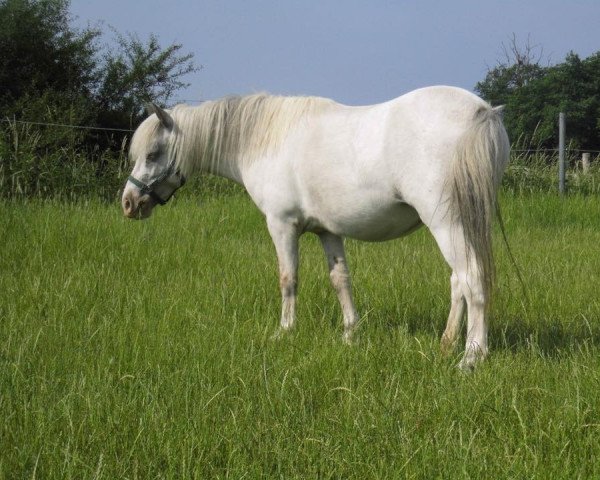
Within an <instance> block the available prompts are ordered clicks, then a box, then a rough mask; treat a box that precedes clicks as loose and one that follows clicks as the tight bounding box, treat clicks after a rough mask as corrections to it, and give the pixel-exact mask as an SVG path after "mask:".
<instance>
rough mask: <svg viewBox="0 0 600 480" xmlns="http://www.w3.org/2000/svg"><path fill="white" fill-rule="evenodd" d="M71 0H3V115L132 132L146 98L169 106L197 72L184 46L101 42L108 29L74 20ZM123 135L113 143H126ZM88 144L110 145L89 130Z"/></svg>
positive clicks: (60, 136)
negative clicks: (81, 26)
mask: <svg viewBox="0 0 600 480" xmlns="http://www.w3.org/2000/svg"><path fill="white" fill-rule="evenodd" d="M68 9H69V1H68V0H0V52H2V54H1V55H0V112H1V113H0V114H1V115H2V117H4V118H6V117H8V118H15V119H17V120H28V121H36V122H40V121H42V122H50V123H66V124H80V125H82V124H83V125H90V126H99V127H111V128H122V129H131V128H133V127H134V126H136V124H137V122H138V121H139V120H140V114H141V112H142V107H143V104H144V103H145V102H148V101H154V102H157V103H159V104H163V105H164V104H165V103H166V102H168V100H169V99H170V98H171V97H172V95H173V93H174V92H175V91H177V90H178V89H180V88H182V87H185V86H187V84H185V83H184V82H183V81H182V77H183V76H184V75H186V74H188V73H190V72H193V71H195V70H196V67H195V65H194V63H193V61H192V58H193V55H192V54H181V53H180V52H181V49H182V46H181V45H179V44H174V45H170V46H168V47H166V48H163V47H161V46H160V44H159V41H158V39H157V38H156V37H155V36H153V35H151V36H150V38H149V40H148V41H147V42H144V41H142V40H140V39H139V38H138V37H137V36H135V35H131V34H130V35H126V36H125V35H121V34H118V33H116V32H115V34H116V40H115V43H116V48H112V49H110V50H109V49H107V48H105V49H103V48H101V47H100V46H99V39H100V37H101V35H102V32H101V31H100V30H98V29H93V28H88V29H84V30H81V31H80V30H77V29H75V28H73V27H72V26H71V24H70V16H69V10H68ZM75 137H77V138H79V139H81V137H82V132H80V131H69V130H61V131H60V132H59V131H57V130H52V132H50V131H47V132H46V133H45V135H44V140H43V141H41V142H40V145H42V146H44V145H47V146H52V145H54V146H57V145H60V144H61V143H64V142H65V141H68V142H70V143H72V142H73V141H74V138H75ZM120 140H121V138H117V139H116V141H115V142H113V143H114V144H116V145H117V146H120V144H121V141H120ZM84 141H85V142H86V143H87V144H89V145H94V144H98V143H100V144H101V146H102V147H105V146H108V145H109V144H110V141H109V139H108V138H107V137H106V135H104V136H102V135H99V134H98V133H97V132H91V133H90V132H88V133H87V134H86V135H85V138H84Z"/></svg>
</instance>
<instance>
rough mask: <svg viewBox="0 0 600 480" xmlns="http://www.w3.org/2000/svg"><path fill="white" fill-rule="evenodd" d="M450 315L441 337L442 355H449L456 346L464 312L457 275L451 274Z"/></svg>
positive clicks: (463, 302) (463, 298) (463, 300)
mask: <svg viewBox="0 0 600 480" xmlns="http://www.w3.org/2000/svg"><path fill="white" fill-rule="evenodd" d="M450 289H451V290H450V299H451V305H450V314H449V315H448V322H447V323H446V329H445V330H444V333H443V335H442V342H441V350H442V354H443V355H450V354H451V353H452V352H453V351H454V347H455V346H456V340H457V339H458V334H459V332H460V322H461V320H462V317H463V314H464V311H465V297H464V296H463V294H462V290H461V288H460V283H459V281H458V275H457V274H456V273H455V272H452V275H451V276H450Z"/></svg>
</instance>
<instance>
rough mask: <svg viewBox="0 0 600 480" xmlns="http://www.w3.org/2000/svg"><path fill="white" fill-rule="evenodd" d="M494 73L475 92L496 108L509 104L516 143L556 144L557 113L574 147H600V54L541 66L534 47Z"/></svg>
mask: <svg viewBox="0 0 600 480" xmlns="http://www.w3.org/2000/svg"><path fill="white" fill-rule="evenodd" d="M512 52H513V55H512V57H510V58H509V60H508V61H507V62H504V63H501V64H499V65H498V66H497V67H495V68H493V69H490V70H489V71H488V73H487V75H486V78H485V79H484V80H483V81H482V82H479V83H478V84H477V85H476V87H475V90H476V91H477V92H478V93H479V94H480V95H481V96H482V97H483V98H485V99H486V100H488V101H489V102H491V103H492V104H495V105H500V104H503V105H506V110H505V124H506V128H507V130H508V133H509V136H510V138H511V140H512V141H513V142H515V141H518V142H520V143H521V144H527V145H528V148H531V147H533V148H536V147H546V148H551V147H555V146H556V145H557V144H558V126H557V125H558V114H559V112H565V113H566V116H567V132H568V136H569V139H570V141H571V143H572V146H573V147H575V148H581V149H588V150H589V149H591V150H599V149H600V120H599V119H600V52H596V53H595V54H593V55H590V56H589V57H588V58H585V59H583V60H582V59H580V58H579V56H578V55H576V54H575V53H569V54H568V55H567V57H566V58H565V61H564V62H562V63H559V64H557V65H553V66H547V67H543V66H541V65H540V64H539V61H538V60H535V58H532V54H531V48H530V47H526V49H525V51H524V52H523V51H519V50H518V48H517V47H516V46H514V43H513V47H512Z"/></svg>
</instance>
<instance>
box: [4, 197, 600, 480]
mask: <svg viewBox="0 0 600 480" xmlns="http://www.w3.org/2000/svg"><path fill="white" fill-rule="evenodd" d="M198 203H199V199H198V198H196V197H194V196H192V195H189V196H187V197H183V198H182V197H179V198H177V199H175V200H174V201H173V203H171V204H170V205H168V206H166V207H164V208H161V209H158V210H157V212H156V213H155V215H154V216H153V217H152V218H151V219H149V220H148V221H145V222H132V221H127V220H125V219H123V218H122V216H121V214H120V211H119V207H118V205H116V204H106V203H103V202H99V201H96V200H89V201H87V202H86V203H83V202H81V203H69V204H65V203H64V202H58V201H44V202H41V201H38V200H35V201H20V202H14V201H3V202H2V203H0V209H1V211H2V215H0V318H1V321H0V419H2V420H1V421H0V478H60V479H70V478H77V479H82V478H95V479H101V478H106V479H113V478H131V479H134V478H140V479H141V478H143V479H152V478H173V479H175V478H177V479H179V478H284V479H293V478H356V479H365V478H382V479H383V478H386V479H387V478H540V479H542V478H544V479H545V478H557V479H558V478H565V479H572V478H597V477H599V476H600V467H599V464H598V462H597V461H596V459H597V458H599V457H600V435H598V432H599V428H600V427H599V425H600V413H599V410H598V408H597V406H598V405H599V404H600V388H599V386H600V326H599V325H600V324H599V323H598V318H600V304H599V302H598V297H597V285H598V282H599V281H600V278H599V277H600V257H599V256H598V255H597V254H595V252H597V249H598V245H599V244H600V200H598V198H597V197H594V196H588V197H585V196H573V197H571V198H566V199H560V198H558V196H557V195H555V194H539V193H537V194H532V195H524V196H514V195H512V194H510V193H509V194H505V195H503V198H502V203H503V208H504V216H505V223H506V228H507V231H508V235H509V238H510V239H511V241H512V243H513V249H514V253H515V256H516V258H517V261H518V263H519V264H520V265H521V268H522V270H523V275H524V278H525V282H526V285H527V290H528V292H529V298H530V300H529V302H528V301H526V300H525V298H524V296H523V294H522V291H521V287H520V285H519V284H518V282H517V280H516V277H515V274H514V271H513V270H512V267H511V265H510V262H509V261H508V259H507V255H506V252H505V251H504V250H503V248H502V247H501V245H500V244H498V248H497V257H498V272H499V275H498V289H497V293H496V301H495V303H494V305H493V311H492V323H491V332H490V336H491V343H492V347H493V348H492V353H491V355H490V357H489V358H488V359H487V360H486V362H485V363H484V364H483V365H482V366H481V368H480V369H479V370H477V371H476V372H475V373H474V374H472V375H463V374H461V373H460V372H459V370H458V369H456V368H455V365H456V363H457V362H458V360H459V353H460V352H458V351H457V352H456V356H455V357H453V358H450V359H444V358H442V357H441V356H440V354H439V353H438V342H439V338H440V335H441V332H442V331H443V327H444V322H445V318H446V316H447V313H448V308H449V273H450V272H449V271H448V268H447V267H446V265H445V263H444V261H443V259H442V257H441V255H440V254H439V251H438V250H437V248H436V246H435V242H434V241H433V239H432V237H431V235H429V233H428V232H427V231H426V230H425V229H422V230H420V231H418V232H416V233H415V234H413V235H411V236H409V237H407V238H405V239H402V240H400V241H395V242H387V243H382V244H367V243H360V242H353V241H350V242H348V243H347V249H348V257H349V262H350V265H351V269H352V272H353V280H354V290H355V295H356V302H357V306H358V309H359V311H360V313H361V315H362V318H361V323H360V328H359V332H358V342H357V344H356V345H354V346H352V347H348V346H346V345H344V344H343V342H342V341H341V334H342V327H341V312H340V310H339V307H338V306H337V301H336V298H335V294H334V293H333V292H332V289H331V288H329V286H328V278H327V273H326V267H325V261H324V259H323V254H322V252H321V251H320V247H319V243H318V241H317V240H316V239H315V238H313V237H311V236H306V237H303V240H302V242H301V259H302V261H301V271H300V282H301V283H300V298H299V305H298V308H299V311H298V316H299V320H298V328H297V329H296V331H295V332H293V333H292V334H291V335H289V336H288V337H286V338H283V339H281V340H279V341H273V340H271V339H270V337H271V334H272V333H273V332H274V331H275V328H276V325H277V322H278V317H279V309H280V298H279V297H280V295H279V291H278V286H277V283H278V282H277V267H276V263H275V252H274V249H273V247H272V245H271V243H270V241H269V238H268V233H267V231H266V228H265V226H264V221H263V219H262V218H261V216H260V214H259V213H258V212H257V211H256V209H255V208H254V207H253V206H252V205H251V203H250V202H249V200H248V199H247V198H246V197H245V196H244V195H236V194H233V195H228V196H226V197H225V198H204V199H202V205H201V206H199V205H198Z"/></svg>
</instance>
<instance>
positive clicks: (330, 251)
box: [319, 232, 358, 343]
mask: <svg viewBox="0 0 600 480" xmlns="http://www.w3.org/2000/svg"><path fill="white" fill-rule="evenodd" d="M319 239H320V240H321V244H322V245H323V250H325V256H326V257H327V265H328V266H329V278H330V279H331V285H333V288H334V289H335V292H336V293H337V296H338V300H339V302H340V305H341V307H342V313H343V314H344V341H345V342H346V343H350V342H351V341H352V334H353V333H354V329H355V327H356V324H357V323H358V314H357V313H356V309H355V308H354V301H353V300H352V286H351V284H350V272H349V270H348V265H347V264H346V254H345V252H344V241H343V240H342V238H341V237H338V236H337V235H334V234H332V233H329V232H325V233H322V234H320V235H319Z"/></svg>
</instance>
